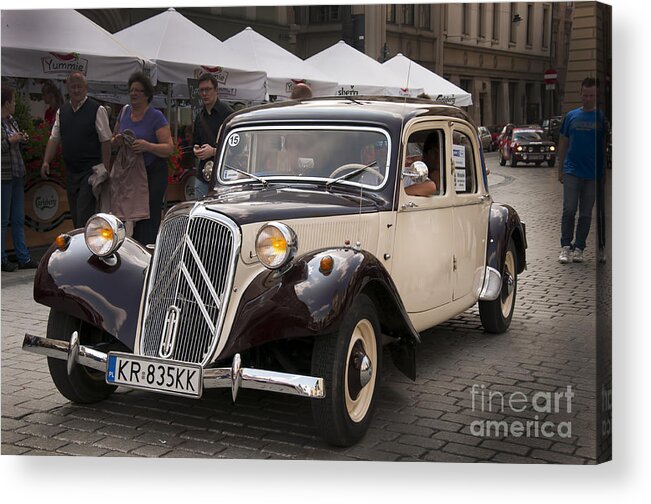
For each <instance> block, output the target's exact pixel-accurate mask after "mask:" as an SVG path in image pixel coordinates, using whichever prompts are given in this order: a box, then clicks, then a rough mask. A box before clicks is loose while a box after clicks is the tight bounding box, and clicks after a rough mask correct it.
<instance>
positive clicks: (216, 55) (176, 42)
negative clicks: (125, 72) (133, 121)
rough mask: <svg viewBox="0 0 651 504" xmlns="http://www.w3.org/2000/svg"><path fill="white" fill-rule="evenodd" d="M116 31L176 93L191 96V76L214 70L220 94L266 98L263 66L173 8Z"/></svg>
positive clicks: (242, 98)
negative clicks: (248, 58)
mask: <svg viewBox="0 0 651 504" xmlns="http://www.w3.org/2000/svg"><path fill="white" fill-rule="evenodd" d="M114 35H115V37H116V38H117V39H118V40H119V41H121V42H122V43H124V44H125V45H127V46H129V47H133V48H136V49H137V50H138V51H139V52H141V53H142V54H144V55H145V56H146V57H147V58H148V59H149V60H151V61H153V62H154V63H155V64H156V68H157V72H158V73H157V75H158V80H159V81H160V82H166V83H170V84H173V87H172V89H171V93H172V97H173V98H177V97H178V98H188V96H189V95H188V89H187V79H192V78H194V79H196V78H198V77H199V76H200V75H201V74H203V73H211V74H213V75H215V77H216V78H217V80H218V81H219V84H220V86H219V96H220V98H221V99H224V100H227V101H242V102H254V101H260V102H261V101H263V100H264V99H265V96H266V88H265V79H266V74H265V72H264V71H261V70H260V69H259V68H256V67H255V65H254V64H253V62H251V61H247V60H246V58H241V57H240V56H239V55H237V54H234V53H233V52H232V51H230V50H228V49H227V48H226V47H225V46H224V43H223V42H221V41H220V40H219V39H217V38H216V37H213V36H212V35H211V34H210V33H208V32H207V31H206V30H204V29H203V28H201V27H200V26H198V25H196V24H194V23H193V22H192V21H190V20H189V19H187V18H186V17H184V16H183V15H181V14H179V13H178V12H177V11H176V10H175V9H173V8H170V9H168V10H167V11H165V12H162V13H160V14H157V15H156V16H152V17H150V18H148V19H145V20H144V21H141V22H140V23H137V24H135V25H132V26H130V27H128V28H125V29H124V30H121V31H119V32H116V33H115V34H114Z"/></svg>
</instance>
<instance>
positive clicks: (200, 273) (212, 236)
mask: <svg viewBox="0 0 651 504" xmlns="http://www.w3.org/2000/svg"><path fill="white" fill-rule="evenodd" d="M236 234H237V236H236ZM238 244H239V231H238V230H237V228H236V226H235V225H234V224H232V223H229V222H226V221H225V220H220V219H217V218H214V216H210V217H208V216H205V215H200V216H188V215H179V216H173V217H171V218H169V219H167V220H166V221H165V222H164V223H163V226H162V227H161V231H160V235H159V237H158V241H157V245H156V247H157V250H156V254H155V256H154V264H153V267H152V274H151V278H150V281H149V289H148V293H147V300H146V304H145V312H144V316H143V320H144V324H143V327H142V331H141V336H140V350H139V351H140V353H141V354H142V355H149V356H156V357H163V358H167V359H173V360H178V361H183V362H194V363H203V362H204V361H205V359H206V358H208V357H209V353H210V350H211V349H212V348H213V346H214V344H216V341H217V338H218V337H219V333H220V330H221V324H222V321H223V316H224V312H225V310H226V306H227V302H228V297H229V292H230V287H231V284H232V279H233V277H234V275H235V260H236V258H237V254H238V247H239V245H238Z"/></svg>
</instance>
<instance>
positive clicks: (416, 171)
mask: <svg viewBox="0 0 651 504" xmlns="http://www.w3.org/2000/svg"><path fill="white" fill-rule="evenodd" d="M428 174H429V168H427V165H426V164H425V163H424V162H423V161H414V162H413V163H411V166H405V167H404V168H403V169H402V176H403V177H407V178H410V179H412V180H413V181H414V183H417V184H418V183H420V182H425V180H427V175H428Z"/></svg>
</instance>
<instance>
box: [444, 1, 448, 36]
mask: <svg viewBox="0 0 651 504" xmlns="http://www.w3.org/2000/svg"><path fill="white" fill-rule="evenodd" d="M443 32H444V33H447V32H448V4H443Z"/></svg>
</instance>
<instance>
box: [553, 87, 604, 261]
mask: <svg viewBox="0 0 651 504" xmlns="http://www.w3.org/2000/svg"><path fill="white" fill-rule="evenodd" d="M581 103H582V107H581V108H577V109H574V110H571V111H570V112H568V113H567V115H566V116H565V119H564V120H563V124H562V126H561V130H560V135H559V140H558V156H559V160H560V161H559V164H558V180H559V182H560V183H561V184H563V216H562V219H561V253H560V255H559V256H558V260H559V261H560V262H561V263H563V264H565V263H569V262H572V261H574V262H582V261H583V250H584V249H585V242H586V239H587V237H588V232H589V231H590V223H591V220H592V207H593V206H594V201H595V180H597V179H601V177H603V167H604V153H605V136H606V121H605V119H604V115H603V113H602V112H600V111H598V110H597V108H596V105H597V82H596V81H595V79H593V78H591V77H588V78H586V79H584V80H583V82H582V83H581ZM577 209H578V211H579V219H578V222H577V223H576V236H575V234H574V233H575V217H576V211H577Z"/></svg>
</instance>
